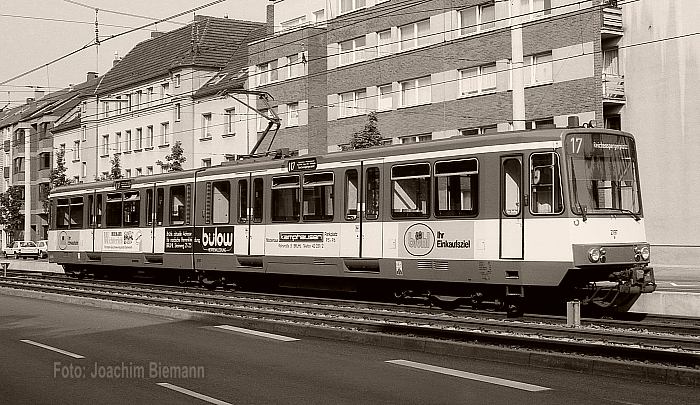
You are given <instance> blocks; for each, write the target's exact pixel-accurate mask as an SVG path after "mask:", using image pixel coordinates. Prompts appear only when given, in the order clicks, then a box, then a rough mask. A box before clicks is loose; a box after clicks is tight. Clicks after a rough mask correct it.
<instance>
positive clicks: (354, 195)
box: [340, 159, 383, 258]
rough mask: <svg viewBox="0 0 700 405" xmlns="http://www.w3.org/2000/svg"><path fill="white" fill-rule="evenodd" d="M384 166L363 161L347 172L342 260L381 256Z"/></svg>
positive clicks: (341, 242)
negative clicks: (382, 176) (381, 203)
mask: <svg viewBox="0 0 700 405" xmlns="http://www.w3.org/2000/svg"><path fill="white" fill-rule="evenodd" d="M381 163H382V160H381V159H377V160H372V161H364V162H361V163H360V165H359V166H357V167H354V168H350V169H346V170H345V175H344V179H345V187H344V193H345V194H344V195H345V204H344V213H343V214H344V220H343V223H342V224H341V228H340V233H341V234H340V255H341V256H343V257H367V258H378V257H382V247H383V229H382V222H381V218H380V214H381V211H380V198H381V184H382V183H381ZM360 235H362V237H360Z"/></svg>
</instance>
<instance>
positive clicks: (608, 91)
mask: <svg viewBox="0 0 700 405" xmlns="http://www.w3.org/2000/svg"><path fill="white" fill-rule="evenodd" d="M603 99H607V100H619V101H624V100H625V77H624V76H618V75H611V74H608V73H603Z"/></svg>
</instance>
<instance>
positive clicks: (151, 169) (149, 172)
mask: <svg viewBox="0 0 700 405" xmlns="http://www.w3.org/2000/svg"><path fill="white" fill-rule="evenodd" d="M152 174H153V166H146V175H148V176H150V175H152Z"/></svg>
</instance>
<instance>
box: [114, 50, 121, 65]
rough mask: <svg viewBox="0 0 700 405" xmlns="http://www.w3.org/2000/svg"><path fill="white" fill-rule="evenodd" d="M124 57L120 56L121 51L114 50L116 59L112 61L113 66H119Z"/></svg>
mask: <svg viewBox="0 0 700 405" xmlns="http://www.w3.org/2000/svg"><path fill="white" fill-rule="evenodd" d="M121 60H122V58H120V57H119V52H116V51H115V52H114V60H113V61H112V67H115V66H117V63H119V62H121Z"/></svg>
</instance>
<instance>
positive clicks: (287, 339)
mask: <svg viewBox="0 0 700 405" xmlns="http://www.w3.org/2000/svg"><path fill="white" fill-rule="evenodd" d="M214 327H215V328H218V329H223V330H228V331H232V332H239V333H246V334H248V335H255V336H260V337H264V338H268V339H275V340H281V341H283V342H294V341H296V340H299V339H296V338H292V337H288V336H282V335H275V334H274V333H267V332H260V331H257V330H251V329H244V328H238V327H235V326H230V325H217V326H214Z"/></svg>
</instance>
